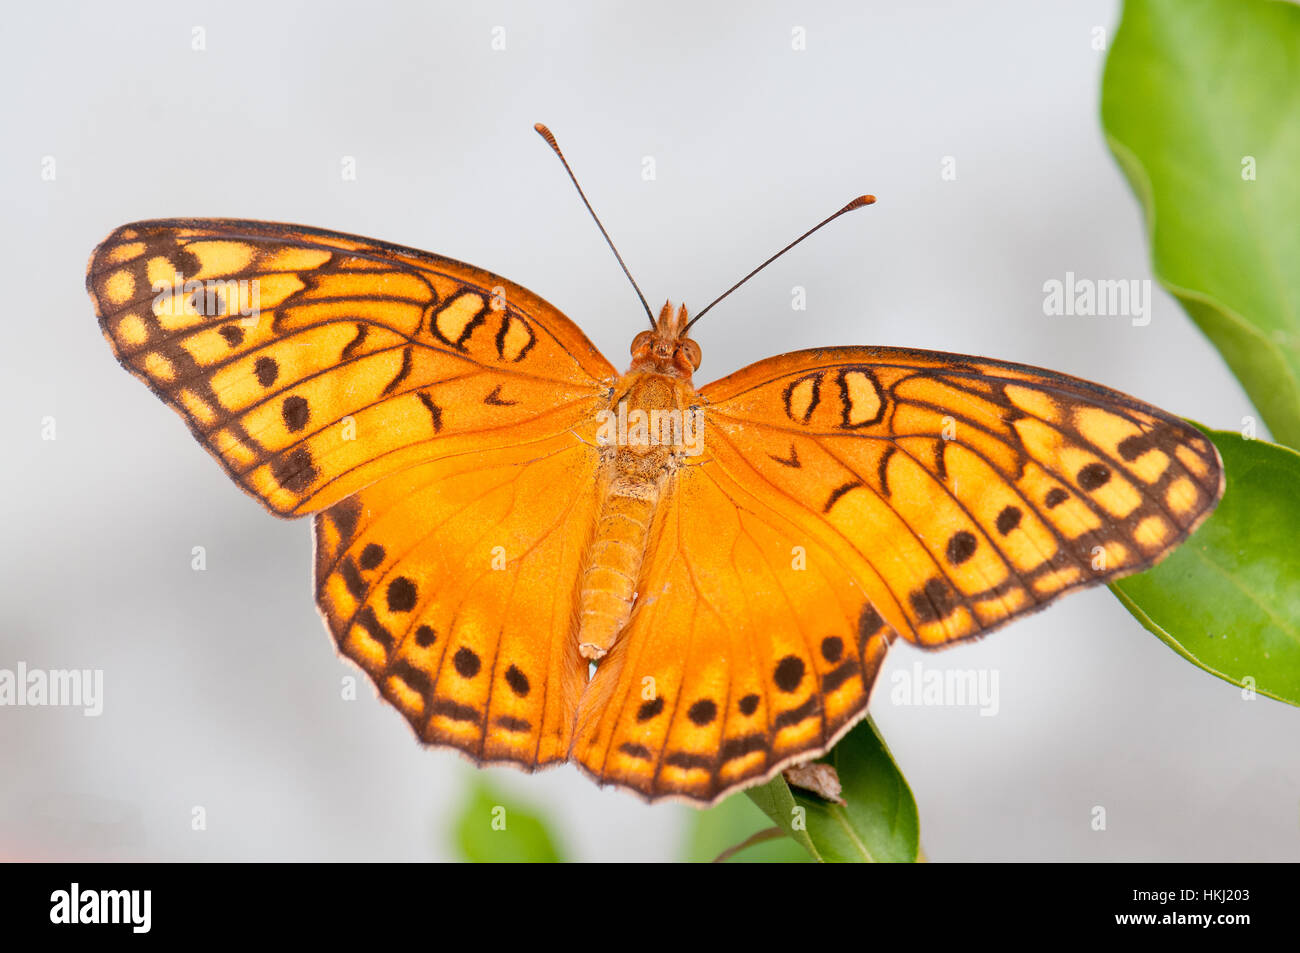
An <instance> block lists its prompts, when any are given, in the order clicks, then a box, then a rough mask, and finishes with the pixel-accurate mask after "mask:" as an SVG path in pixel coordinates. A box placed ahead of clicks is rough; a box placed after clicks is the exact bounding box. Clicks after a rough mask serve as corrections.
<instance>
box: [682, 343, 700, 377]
mask: <svg viewBox="0 0 1300 953" xmlns="http://www.w3.org/2000/svg"><path fill="white" fill-rule="evenodd" d="M677 350H678V351H679V352H681V353H682V354H685V355H686V359H687V360H688V361H690V362H691V367H693V368H695V369H696V370H697V371H698V370H699V369H700V358H701V357H702V356H703V355H701V353H700V346H699V345H698V344H696V343H695V342H694V341H692V340H691V339H690V338H682V340H681V342H680V343H679V344H678V345H677Z"/></svg>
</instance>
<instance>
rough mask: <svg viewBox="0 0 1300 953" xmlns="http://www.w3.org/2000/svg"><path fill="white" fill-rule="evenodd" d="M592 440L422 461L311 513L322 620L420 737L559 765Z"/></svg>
mask: <svg viewBox="0 0 1300 953" xmlns="http://www.w3.org/2000/svg"><path fill="white" fill-rule="evenodd" d="M579 433H581V430H579ZM593 436H594V435H592V434H585V435H583V436H579V435H578V434H574V433H566V434H560V435H556V436H551V437H547V438H545V439H542V440H537V441H531V442H528V443H525V444H521V445H518V446H514V447H507V448H498V449H489V450H485V451H482V452H477V453H473V454H462V455H459V456H455V457H450V458H443V459H438V460H432V461H428V462H425V463H422V464H419V465H417V466H414V467H410V468H408V469H406V470H404V471H402V472H401V473H397V474H394V475H392V476H389V477H386V478H385V479H383V480H381V481H380V482H378V483H376V484H374V485H372V486H370V487H367V488H366V489H364V490H362V491H361V492H359V493H358V494H356V495H355V496H353V497H350V498H348V499H346V500H343V501H342V502H340V503H337V504H335V505H334V506H333V507H331V508H330V509H328V510H326V511H324V512H323V513H319V514H317V516H316V519H315V530H316V598H317V603H318V605H319V607H320V610H321V614H322V615H323V616H324V618H325V621H326V624H327V626H328V628H329V630H330V632H331V633H332V634H333V637H334V640H335V642H336V644H337V645H338V648H339V650H340V651H341V652H343V653H344V654H345V655H347V656H348V657H349V658H351V659H352V660H353V661H354V662H356V663H357V664H358V665H360V666H361V667H362V668H363V669H364V670H365V671H366V673H367V674H369V675H370V677H371V678H372V679H373V680H374V682H375V685H376V686H377V687H378V689H379V691H380V693H381V694H382V695H383V697H384V698H385V699H387V700H388V701H389V702H390V703H392V704H393V705H394V706H395V707H396V708H397V709H398V710H399V711H401V712H402V714H403V715H404V716H405V717H406V719H407V720H408V721H409V722H410V724H411V726H412V728H414V729H415V732H416V734H417V735H418V736H419V737H420V738H421V739H422V740H423V741H424V742H426V743H428V744H432V745H439V746H445V747H452V748H456V749H459V750H460V751H461V752H463V753H464V754H465V755H467V756H468V757H470V758H471V759H473V760H474V761H475V762H477V763H482V762H494V761H506V762H512V763H514V764H515V765H517V766H521V767H523V768H524V769H525V770H532V769H533V768H534V767H538V766H542V765H546V764H550V763H553V762H556V761H563V760H564V759H565V758H566V756H567V754H568V749H569V744H570V740H571V736H572V728H573V720H574V715H575V713H576V708H577V703H578V698H579V696H580V695H581V693H582V690H583V688H584V687H585V685H586V681H587V662H586V660H585V659H583V658H581V656H580V655H579V654H578V645H577V640H576V639H574V638H573V637H572V636H573V631H572V626H573V606H574V601H575V599H576V592H575V587H576V585H577V581H578V578H579V576H580V568H581V563H580V561H581V559H582V557H583V554H584V552H585V549H586V546H587V544H588V541H589V538H590V535H591V531H592V527H593V525H594V519H595V507H596V496H595V494H594V493H592V492H591V487H592V486H593V485H594V483H595V478H596V468H597V465H598V462H599V458H598V454H597V452H596V450H595V449H594V447H593V446H591V443H592V442H594V441H593Z"/></svg>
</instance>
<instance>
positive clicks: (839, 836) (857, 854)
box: [746, 718, 920, 863]
mask: <svg viewBox="0 0 1300 953" xmlns="http://www.w3.org/2000/svg"><path fill="white" fill-rule="evenodd" d="M818 760H819V761H824V762H826V763H828V764H830V765H832V766H833V767H834V768H835V771H836V773H837V774H838V775H839V778H840V784H842V785H843V787H844V793H843V797H844V801H845V803H844V804H842V805H840V804H832V803H830V802H829V801H825V800H822V799H821V798H819V797H817V796H816V795H814V794H810V793H805V792H803V791H801V790H799V789H797V788H796V789H792V788H791V787H790V786H789V785H788V784H786V782H785V779H784V778H783V777H781V776H780V775H777V776H776V777H775V778H773V779H772V781H771V782H769V783H768V784H766V785H764V786H763V787H761V788H754V789H752V790H751V791H748V792H746V793H748V794H749V796H750V798H751V799H752V800H753V801H754V803H756V804H757V805H758V806H759V807H761V808H762V809H763V811H764V813H766V814H767V816H768V817H770V818H772V820H774V821H775V822H776V823H777V824H779V825H780V826H781V827H782V829H784V830H785V831H786V832H788V833H789V834H790V836H791V837H794V838H795V839H797V840H798V841H799V842H800V843H801V844H803V845H804V847H805V849H806V850H807V851H808V852H809V853H810V854H811V855H812V856H813V858H814V859H816V860H820V861H825V862H837V861H839V862H844V861H849V862H859V863H860V862H870V861H907V862H911V861H915V860H916V859H917V857H918V854H919V850H920V820H919V819H918V817H917V813H916V801H915V800H913V798H912V791H911V789H910V788H909V787H908V786H907V781H906V780H905V779H904V778H903V774H902V772H901V771H899V770H898V765H897V764H896V763H895V762H894V758H893V756H892V755H891V754H890V753H889V749H888V748H887V747H885V742H884V740H883V739H882V738H881V737H880V732H878V731H877V730H876V726H875V724H873V723H872V721H871V719H870V718H864V719H863V720H862V721H861V722H860V723H859V724H858V725H857V727H855V728H854V729H853V730H852V731H850V732H849V733H848V734H847V735H845V736H844V737H843V738H842V739H840V742H839V744H837V745H836V746H835V747H834V748H832V749H831V751H830V753H829V754H827V755H826V756H824V757H822V758H819V759H818ZM796 808H802V809H803V812H802V817H803V822H804V825H805V826H806V830H799V829H798V828H797V827H796V826H795V824H794V820H795V818H796V817H798V816H800V815H799V814H798V813H796Z"/></svg>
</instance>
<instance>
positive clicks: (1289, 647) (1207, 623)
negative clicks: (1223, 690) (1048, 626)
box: [1111, 430, 1300, 705]
mask: <svg viewBox="0 0 1300 953" xmlns="http://www.w3.org/2000/svg"><path fill="white" fill-rule="evenodd" d="M1205 434H1206V436H1208V437H1209V438H1210V439H1211V440H1213V441H1214V445H1215V446H1216V447H1218V448H1219V453H1220V455H1221V456H1222V457H1223V464H1224V470H1225V472H1226V474H1227V488H1226V489H1225V491H1224V494H1223V499H1222V500H1221V501H1220V502H1219V506H1218V508H1217V509H1216V510H1215V511H1214V514H1213V515H1212V516H1211V517H1210V518H1209V519H1208V520H1206V521H1205V523H1204V524H1203V525H1202V526H1201V528H1200V529H1198V530H1197V531H1196V532H1195V533H1193V534H1192V536H1191V538H1190V539H1188V540H1187V541H1186V542H1185V543H1183V545H1182V546H1180V547H1179V548H1178V549H1176V550H1174V552H1173V553H1172V554H1171V555H1170V556H1169V557H1168V558H1167V559H1166V560H1165V561H1164V562H1162V563H1161V564H1160V565H1159V566H1156V567H1155V568H1154V569H1149V570H1147V571H1146V572H1144V573H1140V574H1138V575H1136V576H1129V577H1128V578H1127V579H1121V580H1120V581H1118V582H1116V583H1114V584H1112V585H1111V589H1112V590H1113V591H1114V592H1115V594H1116V595H1117V596H1119V599H1120V601H1121V602H1123V603H1124V605H1125V607H1127V608H1128V610H1129V611H1130V612H1132V613H1133V615H1134V616H1136V617H1137V619H1138V621H1139V622H1141V623H1142V624H1143V625H1144V626H1146V627H1147V628H1148V629H1150V630H1151V631H1152V632H1154V633H1155V634H1156V635H1157V636H1159V637H1160V639H1162V640H1163V641H1164V642H1165V643H1166V644H1168V645H1169V647H1170V648H1172V649H1173V650H1174V651H1175V652H1177V653H1178V654H1179V655H1181V656H1183V657H1184V658H1186V659H1187V660H1188V661H1190V662H1192V663H1194V664H1195V665H1198V666H1200V667H1201V668H1203V669H1205V670H1206V671H1207V672H1210V673H1211V674H1214V675H1218V676H1219V677H1220V678H1223V679H1226V680H1228V681H1229V682H1232V683H1233V684H1234V685H1243V684H1245V681H1244V680H1245V679H1246V678H1247V677H1250V678H1253V679H1254V688H1255V690H1256V691H1257V692H1259V693H1260V694H1262V695H1268V696H1270V697H1272V698H1277V699H1279V700H1281V701H1285V702H1290V703H1291V704H1292V705H1300V545H1297V543H1296V531H1297V529H1298V528H1300V494H1298V493H1297V490H1300V454H1297V453H1296V452H1295V451H1294V450H1291V449H1289V448H1287V447H1279V446H1278V445H1277V444H1272V443H1266V442H1264V441H1262V440H1246V439H1244V438H1242V437H1241V436H1239V435H1237V434H1235V433H1225V432H1223V431H1217V430H1206V431H1205Z"/></svg>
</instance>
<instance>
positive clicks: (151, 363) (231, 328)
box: [86, 219, 615, 517]
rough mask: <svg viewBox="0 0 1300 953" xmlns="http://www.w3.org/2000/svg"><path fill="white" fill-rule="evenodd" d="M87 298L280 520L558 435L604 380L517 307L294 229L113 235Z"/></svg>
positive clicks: (594, 360)
mask: <svg viewBox="0 0 1300 953" xmlns="http://www.w3.org/2000/svg"><path fill="white" fill-rule="evenodd" d="M86 287H87V290H88V291H89V292H90V295H91V298H92V300H93V301H94V303H95V310H96V313H97V314H98V316H99V321H100V326H101V328H102V329H103V331H104V334H105V336H106V337H107V338H108V339H109V342H110V343H111V344H112V346H113V351H114V353H115V354H116V355H117V358H118V360H119V361H120V362H121V363H122V365H123V366H124V367H125V368H126V369H127V370H129V371H130V372H131V373H132V374H134V375H135V376H137V377H139V378H140V379H141V380H143V381H144V382H145V384H147V385H148V386H149V388H150V389H151V390H152V391H153V392H154V393H155V394H157V395H158V396H159V397H160V398H162V399H163V400H164V401H165V402H166V403H167V404H169V405H170V406H171V407H172V408H173V409H174V410H176V412H177V413H179V414H180V415H181V416H182V417H183V418H184V419H185V421H186V422H187V423H188V424H189V426H190V429H191V431H192V432H193V433H194V435H195V437H196V438H197V439H198V440H199V441H200V442H201V443H202V444H203V445H204V447H205V448H206V449H207V450H208V451H209V452H211V453H212V454H213V456H215V457H216V458H217V459H218V461H220V463H221V465H222V466H223V467H224V468H225V470H226V472H227V473H228V474H229V475H230V477H231V478H232V479H233V480H234V481H235V482H236V483H238V484H239V485H240V486H241V487H242V488H243V489H244V490H246V491H247V492H248V493H250V494H252V495H253V496H255V497H257V498H258V499H259V500H260V501H261V502H262V504H263V505H264V506H266V507H267V508H268V509H269V510H271V511H272V512H273V513H275V514H276V515H279V516H286V517H288V516H300V515H304V514H307V513H314V512H317V511H319V510H322V509H325V508H327V507H329V506H331V505H333V504H334V503H337V502H338V501H339V500H341V499H343V498H344V497H347V496H350V495H351V494H353V493H355V492H356V491H357V490H360V489H361V488H363V487H365V486H367V485H369V484H371V483H373V482H375V481H376V480H379V479H382V478H383V477H384V476H386V475H388V474H390V473H396V472H398V471H400V470H402V469H403V468H404V467H407V466H411V465H413V464H417V463H420V462H421V461H424V460H427V459H429V458H430V457H436V456H447V455H453V454H457V453H465V452H476V451H479V450H483V449H486V448H489V447H499V446H509V445H511V444H516V443H519V442H522V441H525V440H530V439H538V438H541V437H544V436H547V435H551V434H556V433H563V432H565V431H566V430H567V429H568V428H569V427H570V426H572V425H574V423H575V422H578V421H582V420H585V419H588V418H590V417H591V416H592V415H594V414H595V412H596V410H597V409H598V408H599V407H600V406H602V401H603V400H604V395H605V394H607V392H608V389H609V387H610V386H611V385H612V383H613V380H614V378H615V373H614V369H613V367H611V366H610V364H609V362H608V361H606V360H605V358H604V357H602V356H601V355H600V353H599V352H598V351H597V350H596V349H595V347H594V346H593V345H592V344H591V342H590V341H588V340H587V338H586V337H585V336H584V335H583V333H582V332H581V331H580V330H579V329H578V328H577V326H576V325H574V324H573V322H571V321H569V320H568V318H566V317H565V316H564V315H563V314H561V313H560V312H559V311H558V310H557V309H555V308H554V307H552V306H551V305H549V304H547V303H546V302H545V301H543V300H542V299H541V298H539V297H538V296H536V295H534V294H532V293H531V292H529V291H528V290H526V289H524V288H521V287H519V286H517V285H514V284H511V283H510V282H508V281H506V280H505V279H503V278H500V277H498V276H496V275H493V274H490V273H488V272H485V271H482V270H480V269H478V268H474V267H472V266H470V265H465V264H462V263H461V262H457V261H452V260H451V259H447V258H441V257H439V256H437V255H431V254H428V253H427V252H421V251H417V250H415V249H410V248H401V247H399V246H396V245H389V244H386V243H383V242H377V241H372V240H370V239H364V238H358V237H356V236H352V235H343V234H339V233H336V232H327V231H321V230H318V229H311V228H305V227H302V226H296V225H277V224H272V223H266V222H249V221H233V220H225V219H174V220H161V221H152V222H137V223H134V224H132V225H126V226H123V227H122V228H119V229H117V230H116V231H115V232H113V234H112V235H110V236H109V237H108V238H107V239H105V241H104V242H103V243H102V244H100V245H99V247H98V248H96V249H95V252H94V254H93V255H92V257H91V261H90V266H89V269H88V271H87V275H86Z"/></svg>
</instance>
